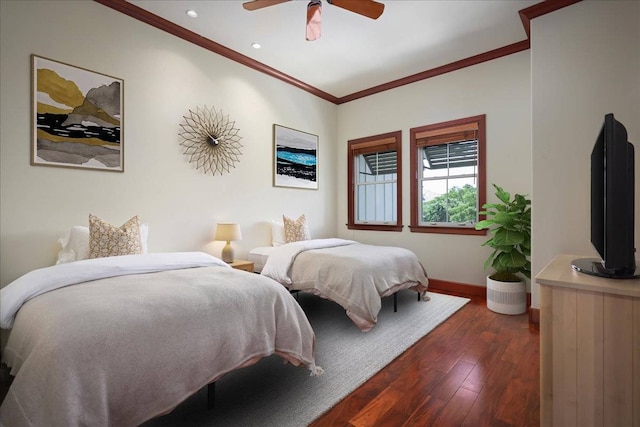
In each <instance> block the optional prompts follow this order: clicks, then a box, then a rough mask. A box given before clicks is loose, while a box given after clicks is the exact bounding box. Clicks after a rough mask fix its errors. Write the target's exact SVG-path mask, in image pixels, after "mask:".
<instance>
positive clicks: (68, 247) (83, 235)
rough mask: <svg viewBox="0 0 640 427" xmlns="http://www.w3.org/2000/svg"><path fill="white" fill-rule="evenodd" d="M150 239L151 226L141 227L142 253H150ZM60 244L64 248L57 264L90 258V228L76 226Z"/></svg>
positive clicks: (61, 238) (59, 253)
mask: <svg viewBox="0 0 640 427" xmlns="http://www.w3.org/2000/svg"><path fill="white" fill-rule="evenodd" d="M148 237H149V225H147V224H141V225H140V243H141V244H142V253H143V254H146V253H147V252H148V247H147V238H148ZM58 243H60V246H62V249H61V250H60V252H58V260H57V261H56V264H64V263H66V262H73V261H80V260H82V259H87V258H89V227H84V226H82V225H74V226H73V227H71V229H70V230H69V232H67V234H65V235H64V236H62V237H60V238H59V239H58Z"/></svg>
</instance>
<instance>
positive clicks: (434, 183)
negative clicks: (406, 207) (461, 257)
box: [410, 115, 486, 234]
mask: <svg viewBox="0 0 640 427" xmlns="http://www.w3.org/2000/svg"><path fill="white" fill-rule="evenodd" d="M410 132H411V177H412V181H411V226H410V228H411V231H413V232H422V233H448V234H486V230H476V229H475V228H474V227H475V224H476V223H477V222H478V221H479V220H480V219H482V218H481V217H483V216H481V215H480V214H479V212H480V208H481V206H482V205H484V203H485V116H484V115H481V116H475V117H468V118H466V119H459V120H453V121H450V122H445V123H437V124H434V125H429V126H422V127H419V128H413V129H411V131H410Z"/></svg>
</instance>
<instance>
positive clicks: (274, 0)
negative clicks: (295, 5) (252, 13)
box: [242, 0, 289, 10]
mask: <svg viewBox="0 0 640 427" xmlns="http://www.w3.org/2000/svg"><path fill="white" fill-rule="evenodd" d="M287 1H289V0H253V1H248V2H245V3H242V7H244V8H245V9H246V10H257V9H262V8H263V7H268V6H273V5H276V4H280V3H284V2H287Z"/></svg>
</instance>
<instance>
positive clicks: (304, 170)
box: [273, 124, 318, 190]
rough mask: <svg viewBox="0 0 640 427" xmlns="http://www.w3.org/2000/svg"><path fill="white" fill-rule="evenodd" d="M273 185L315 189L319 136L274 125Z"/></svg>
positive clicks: (316, 183) (316, 184)
mask: <svg viewBox="0 0 640 427" xmlns="http://www.w3.org/2000/svg"><path fill="white" fill-rule="evenodd" d="M273 186H274V187H289V188H302V189H306V190H317V189H318V136H317V135H313V134H311V133H307V132H303V131H299V130H296V129H291V128H288V127H286V126H282V125H278V124H274V125H273Z"/></svg>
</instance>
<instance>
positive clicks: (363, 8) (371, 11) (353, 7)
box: [327, 0, 384, 19]
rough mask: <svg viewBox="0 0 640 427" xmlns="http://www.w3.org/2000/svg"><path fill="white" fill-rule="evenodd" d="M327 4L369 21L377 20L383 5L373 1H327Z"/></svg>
mask: <svg viewBox="0 0 640 427" xmlns="http://www.w3.org/2000/svg"><path fill="white" fill-rule="evenodd" d="M327 1H328V2H329V4H332V5H334V6H338V7H341V8H342V9H346V10H348V11H351V12H354V13H357V14H358V15H362V16H366V17H367V18H371V19H378V18H379V17H380V15H382V12H383V11H384V4H382V3H378V2H377V1H374V0H327Z"/></svg>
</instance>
